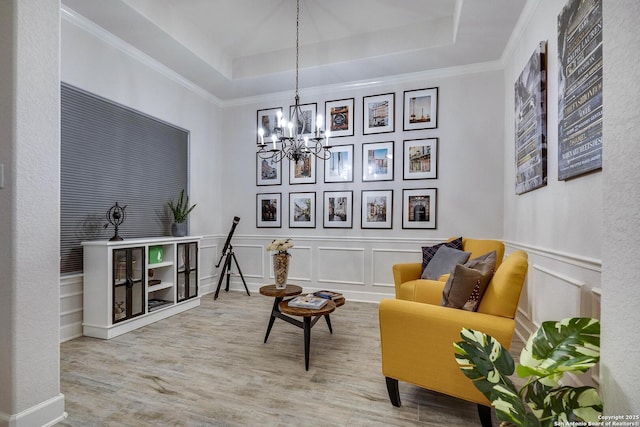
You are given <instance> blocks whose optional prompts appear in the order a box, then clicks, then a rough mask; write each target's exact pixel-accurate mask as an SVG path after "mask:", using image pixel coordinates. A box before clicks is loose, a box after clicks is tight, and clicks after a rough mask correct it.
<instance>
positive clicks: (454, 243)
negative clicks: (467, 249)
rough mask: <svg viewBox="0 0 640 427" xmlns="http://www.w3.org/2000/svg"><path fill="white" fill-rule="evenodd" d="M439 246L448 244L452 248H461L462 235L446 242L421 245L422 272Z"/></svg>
mask: <svg viewBox="0 0 640 427" xmlns="http://www.w3.org/2000/svg"><path fill="white" fill-rule="evenodd" d="M441 246H448V247H450V248H453V249H458V250H462V237H458V238H455V239H451V240H449V241H448V242H444V243H438V244H436V245H433V246H423V247H422V270H421V271H422V272H424V269H425V268H427V265H429V262H431V259H432V258H433V256H434V255H435V254H436V252H438V249H440V247H441Z"/></svg>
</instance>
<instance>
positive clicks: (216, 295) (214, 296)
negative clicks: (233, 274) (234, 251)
mask: <svg viewBox="0 0 640 427" xmlns="http://www.w3.org/2000/svg"><path fill="white" fill-rule="evenodd" d="M228 257H229V255H227V258H228ZM228 264H229V263H228V262H227V260H226V259H225V260H224V266H223V267H222V271H220V278H219V279H218V287H217V288H216V293H215V294H214V295H213V299H214V300H216V299H218V294H219V293H220V287H221V286H222V281H223V280H224V274H225V272H226V271H227V266H228Z"/></svg>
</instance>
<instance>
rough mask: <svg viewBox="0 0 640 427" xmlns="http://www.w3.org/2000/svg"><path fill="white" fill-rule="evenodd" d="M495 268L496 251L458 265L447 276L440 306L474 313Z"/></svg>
mask: <svg viewBox="0 0 640 427" xmlns="http://www.w3.org/2000/svg"><path fill="white" fill-rule="evenodd" d="M495 266H496V251H491V252H489V253H488V254H485V255H481V256H479V257H477V258H474V259H472V260H470V261H469V262H467V263H466V264H464V265H461V264H458V265H456V266H455V268H454V270H453V272H452V273H451V275H450V276H449V279H448V280H447V283H446V284H445V286H444V290H443V292H442V301H441V302H440V305H442V306H445V307H451V308H462V309H464V310H469V311H475V310H476V309H477V308H478V304H479V303H480V299H481V298H482V294H484V291H485V289H486V288H487V286H488V285H489V281H490V280H491V277H492V276H493V272H494V269H495Z"/></svg>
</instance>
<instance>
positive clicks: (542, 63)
mask: <svg viewBox="0 0 640 427" xmlns="http://www.w3.org/2000/svg"><path fill="white" fill-rule="evenodd" d="M546 45H547V43H546V42H540V44H539V45H538V47H537V48H536V50H535V52H533V55H531V58H529V61H528V62H527V64H526V66H525V67H524V69H523V70H522V73H520V76H519V77H518V80H516V83H515V87H514V90H515V142H516V147H515V152H516V194H523V193H526V192H528V191H531V190H535V189H536V188H540V187H543V186H545V185H547V89H546V85H547V77H546V74H547V72H546Z"/></svg>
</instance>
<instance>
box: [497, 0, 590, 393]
mask: <svg viewBox="0 0 640 427" xmlns="http://www.w3.org/2000/svg"><path fill="white" fill-rule="evenodd" d="M564 4H565V2H558V1H553V0H548V1H547V0H541V1H530V2H529V3H528V4H527V8H526V9H525V13H524V14H523V17H522V18H521V19H522V21H521V26H520V27H519V28H518V29H517V30H516V32H514V36H513V37H512V40H511V43H512V44H511V46H510V48H509V50H508V51H507V52H506V55H505V75H504V87H505V89H504V92H505V102H504V103H505V115H504V120H505V121H504V133H505V146H504V149H503V152H504V171H505V175H504V202H505V206H504V239H505V242H506V243H507V247H508V249H524V250H526V251H527V252H528V253H529V273H528V280H527V285H526V288H525V291H524V293H523V296H522V297H521V300H520V307H519V317H518V327H517V333H518V334H519V335H520V336H521V337H523V338H528V337H529V335H530V333H531V332H533V331H534V330H535V329H536V328H537V327H538V326H539V325H540V324H541V323H542V322H543V321H545V320H559V319H562V318H565V317H574V316H588V317H591V316H594V317H600V301H599V300H600V294H601V291H600V280H601V279H600V275H601V270H602V261H601V260H600V257H601V233H602V227H601V224H602V209H601V206H602V173H601V172H595V173H592V174H590V175H586V176H582V177H580V178H576V179H573V180H569V181H558V160H557V159H558V36H557V25H558V24H557V18H558V15H559V14H560V11H561V10H562V7H563V6H564ZM541 41H547V144H548V148H547V160H548V162H547V165H548V166H547V168H548V169H547V176H548V184H547V186H545V187H542V188H539V189H536V190H533V191H531V192H528V193H525V194H522V195H516V194H515V191H514V183H515V148H514V147H515V140H514V113H513V112H514V83H515V81H516V80H517V78H518V76H519V75H520V73H521V71H522V69H523V68H524V67H525V64H526V63H527V61H528V60H529V58H530V56H531V55H532V54H533V52H534V50H535V49H536V47H537V46H538V44H539V42H541ZM591 377H592V378H584V379H583V381H584V382H587V383H589V382H591V381H590V379H593V380H594V381H597V379H598V378H597V370H594V371H593V372H592V373H591Z"/></svg>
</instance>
